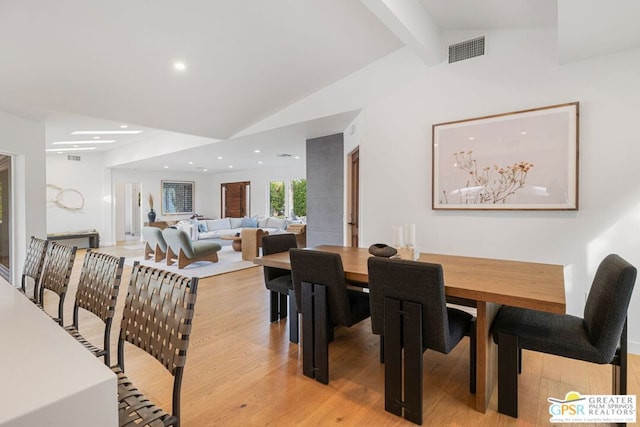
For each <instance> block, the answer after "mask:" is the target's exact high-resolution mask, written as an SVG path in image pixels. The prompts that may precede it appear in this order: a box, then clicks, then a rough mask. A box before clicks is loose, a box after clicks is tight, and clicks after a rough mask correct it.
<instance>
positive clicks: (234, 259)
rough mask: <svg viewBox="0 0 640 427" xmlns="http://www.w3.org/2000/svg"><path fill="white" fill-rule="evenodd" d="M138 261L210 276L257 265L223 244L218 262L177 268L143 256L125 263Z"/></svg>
mask: <svg viewBox="0 0 640 427" xmlns="http://www.w3.org/2000/svg"><path fill="white" fill-rule="evenodd" d="M135 261H139V262H140V264H142V265H148V266H151V267H155V268H160V269H162V270H167V271H172V272H175V273H178V274H182V275H183V276H187V277H199V278H202V277H210V276H216V275H218V274H224V273H230V272H232V271H238V270H244V269H245V268H251V267H257V266H258V265H257V264H254V263H253V262H251V261H243V260H242V253H240V252H236V251H234V250H233V249H232V248H231V246H224V247H223V248H222V249H221V250H220V251H219V252H218V262H208V261H197V262H194V263H192V264H189V265H187V266H186V267H185V268H182V269H179V268H178V266H177V264H174V265H169V266H168V265H167V263H166V262H164V261H162V262H154V261H153V259H148V260H145V259H144V257H143V256H140V257H132V258H127V259H126V260H125V264H126V265H133V263H134V262H135Z"/></svg>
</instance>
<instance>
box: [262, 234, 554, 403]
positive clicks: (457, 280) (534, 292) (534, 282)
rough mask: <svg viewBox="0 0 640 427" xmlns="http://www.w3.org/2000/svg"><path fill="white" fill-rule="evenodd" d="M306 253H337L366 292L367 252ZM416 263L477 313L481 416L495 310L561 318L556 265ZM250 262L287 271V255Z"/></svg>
mask: <svg viewBox="0 0 640 427" xmlns="http://www.w3.org/2000/svg"><path fill="white" fill-rule="evenodd" d="M310 249H314V250H319V251H326V252H334V253H339V254H340V256H341V257H342V264H343V268H344V272H345V276H346V278H347V280H349V281H352V282H358V283H360V284H362V286H363V287H366V286H367V285H366V284H367V283H368V281H369V274H368V271H367V270H368V269H367V259H368V258H369V257H370V256H371V255H370V254H369V252H368V250H367V249H364V248H353V247H343V246H330V245H321V246H316V247H313V248H310ZM419 261H423V262H430V263H435V264H440V265H442V269H443V272H444V282H445V292H446V295H447V297H453V298H454V299H456V300H458V299H459V300H462V301H467V302H469V303H471V304H472V305H475V307H476V309H477V321H476V334H477V335H476V336H477V350H476V352H477V353H476V387H477V388H476V409H477V410H478V411H480V412H483V413H484V412H486V411H487V408H488V406H489V401H490V400H491V394H492V393H493V389H494V387H495V383H496V379H497V349H496V345H495V344H494V343H493V340H492V337H491V333H490V331H491V323H492V322H493V319H494V317H495V315H496V313H497V312H498V309H499V308H500V306H501V305H510V306H514V307H523V308H530V309H535V310H541V311H548V312H552V313H565V310H566V303H565V292H564V268H563V266H562V265H556V264H542V263H534V262H523V261H510V260H502V259H490V258H476V257H465V256H456V255H440V254H430V253H421V254H420V257H419ZM254 262H256V263H257V264H261V265H263V266H267V267H277V268H283V269H288V270H290V269H291V263H290V261H289V253H288V252H281V253H277V254H271V255H265V256H261V257H257V258H255V260H254Z"/></svg>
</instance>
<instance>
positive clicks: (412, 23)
mask: <svg viewBox="0 0 640 427" xmlns="http://www.w3.org/2000/svg"><path fill="white" fill-rule="evenodd" d="M361 1H362V3H363V4H364V5H365V6H366V7H367V8H369V10H370V11H371V12H372V13H373V14H374V15H375V16H377V17H378V19H379V20H380V21H381V22H382V23H383V24H384V25H386V26H387V28H389V30H391V32H392V33H393V34H395V36H396V37H398V39H400V41H402V42H403V43H404V44H405V45H406V46H408V47H409V48H411V49H412V50H413V51H414V52H415V53H416V54H417V55H418V56H419V57H420V58H421V59H422V61H424V63H425V64H426V65H435V64H438V63H440V62H442V61H443V60H444V59H445V55H444V50H443V49H442V44H441V42H440V29H439V28H438V25H437V24H436V23H435V21H434V20H433V19H432V18H431V15H429V13H427V11H426V10H425V9H424V8H423V7H422V5H421V4H420V2H419V1H418V0H361Z"/></svg>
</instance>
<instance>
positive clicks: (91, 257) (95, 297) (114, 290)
mask: <svg viewBox="0 0 640 427" xmlns="http://www.w3.org/2000/svg"><path fill="white" fill-rule="evenodd" d="M123 266H124V257H120V258H118V257H116V256H112V255H107V254H103V253H99V252H92V251H91V250H87V253H86V254H85V256H84V261H83V263H82V270H81V272H80V280H79V282H78V288H77V290H76V298H75V303H74V304H73V324H71V325H69V326H65V328H64V329H65V331H67V332H69V334H71V336H72V337H74V338H75V339H76V340H78V342H79V343H80V344H82V345H83V346H84V347H85V348H86V349H87V350H89V351H90V352H91V353H93V354H94V355H95V356H96V357H104V363H105V365H107V366H111V359H110V355H111V351H110V337H111V323H112V322H113V314H114V312H115V308H116V301H117V299H118V292H119V291H120V280H121V279H122V270H123ZM80 309H83V310H87V311H89V312H90V313H92V314H94V315H95V316H96V317H98V318H99V319H100V320H101V321H102V322H103V323H104V336H103V342H102V347H98V346H96V345H94V344H93V343H91V342H90V341H88V340H87V339H86V338H85V337H84V336H83V335H82V334H81V333H80V325H79V322H78V312H79V310H80Z"/></svg>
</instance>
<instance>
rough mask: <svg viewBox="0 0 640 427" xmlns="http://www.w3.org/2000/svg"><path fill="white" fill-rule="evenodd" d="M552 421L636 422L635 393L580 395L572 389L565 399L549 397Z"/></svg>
mask: <svg viewBox="0 0 640 427" xmlns="http://www.w3.org/2000/svg"><path fill="white" fill-rule="evenodd" d="M547 400H548V401H549V403H551V405H549V414H550V415H551V419H550V420H549V421H551V422H552V423H635V422H636V396H635V395H622V396H618V395H586V394H585V395H580V393H578V392H577V391H570V392H569V393H567V394H566V396H565V397H564V399H556V398H554V397H549V398H548V399H547Z"/></svg>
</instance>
